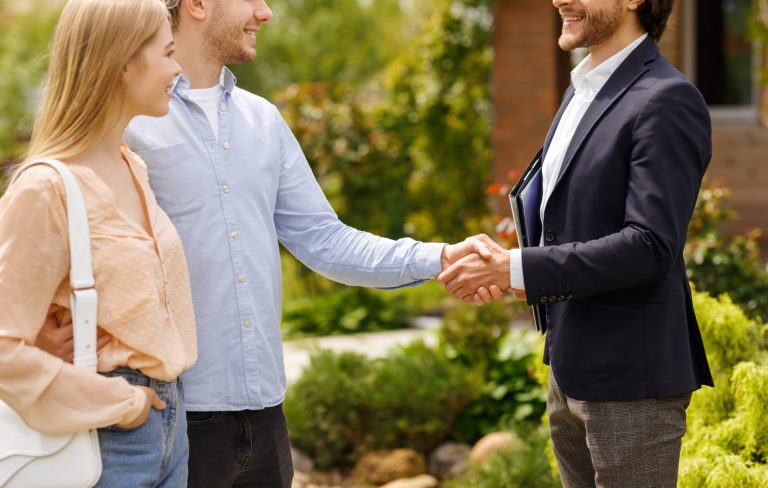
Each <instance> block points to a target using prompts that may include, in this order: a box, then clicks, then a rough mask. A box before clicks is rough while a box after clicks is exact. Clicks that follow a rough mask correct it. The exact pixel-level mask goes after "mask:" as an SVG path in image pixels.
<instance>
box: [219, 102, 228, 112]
mask: <svg viewBox="0 0 768 488" xmlns="http://www.w3.org/2000/svg"><path fill="white" fill-rule="evenodd" d="M219 110H220V111H222V112H226V111H227V106H226V105H224V104H223V103H220V104H219Z"/></svg>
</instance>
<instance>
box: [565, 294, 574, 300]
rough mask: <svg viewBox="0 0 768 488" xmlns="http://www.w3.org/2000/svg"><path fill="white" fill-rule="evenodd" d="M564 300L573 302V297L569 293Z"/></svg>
mask: <svg viewBox="0 0 768 488" xmlns="http://www.w3.org/2000/svg"><path fill="white" fill-rule="evenodd" d="M565 299H566V300H573V295H572V294H570V293H569V294H568V296H566V297H565Z"/></svg>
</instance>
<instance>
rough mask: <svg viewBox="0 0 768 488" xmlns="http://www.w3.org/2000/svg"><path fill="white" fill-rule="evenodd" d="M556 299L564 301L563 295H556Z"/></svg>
mask: <svg viewBox="0 0 768 488" xmlns="http://www.w3.org/2000/svg"><path fill="white" fill-rule="evenodd" d="M557 301H558V302H562V301H565V295H558V297H557Z"/></svg>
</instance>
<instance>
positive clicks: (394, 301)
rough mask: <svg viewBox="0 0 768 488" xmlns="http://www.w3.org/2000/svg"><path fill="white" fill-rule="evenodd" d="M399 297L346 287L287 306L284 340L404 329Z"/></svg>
mask: <svg viewBox="0 0 768 488" xmlns="http://www.w3.org/2000/svg"><path fill="white" fill-rule="evenodd" d="M405 307H406V302H405V299H404V298H403V296H402V295H387V294H383V293H375V292H373V291H370V290H367V289H365V288H353V287H345V288H339V289H338V290H335V291H333V292H330V293H325V294H322V295H317V296H314V297H312V298H303V299H299V300H293V301H291V302H290V303H288V304H286V307H285V311H284V313H283V322H282V330H283V332H284V334H285V336H286V337H292V338H295V337H306V336H329V335H338V334H355V333H360V332H375V331H380V330H392V329H404V328H406V327H408V326H409V325H410V324H409V323H408V317H409V316H410V314H408V313H407V311H406V310H405Z"/></svg>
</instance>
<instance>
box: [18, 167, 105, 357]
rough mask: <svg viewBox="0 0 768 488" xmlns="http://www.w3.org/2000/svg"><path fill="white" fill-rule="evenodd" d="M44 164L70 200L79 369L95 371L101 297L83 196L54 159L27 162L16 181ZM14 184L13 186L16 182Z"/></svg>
mask: <svg viewBox="0 0 768 488" xmlns="http://www.w3.org/2000/svg"><path fill="white" fill-rule="evenodd" d="M38 164H44V165H47V166H50V167H51V168H53V169H54V170H56V172H57V173H59V176H61V180H62V181H63V183H64V191H65V193H66V198H67V226H68V230H69V259H70V270H69V283H70V285H71V286H72V296H71V298H70V304H71V308H72V327H73V335H74V343H75V360H74V363H75V365H77V366H83V367H86V368H88V369H90V370H92V371H94V372H96V314H97V309H98V297H97V295H96V289H95V288H94V287H95V284H96V283H95V281H94V279H93V265H92V262H91V236H90V231H89V229H88V215H87V213H86V211H85V203H84V202H83V195H82V193H80V187H79V186H78V185H77V181H76V180H75V177H74V175H73V174H72V172H71V171H70V170H69V168H67V165H65V164H64V163H62V162H61V161H58V160H55V159H40V160H36V161H31V162H29V163H26V164H25V165H24V166H23V167H22V168H21V169H19V171H17V172H16V175H15V176H14V179H13V181H15V180H16V178H18V177H19V175H20V174H21V173H22V171H25V170H26V169H28V168H30V167H32V166H36V165H38ZM13 181H11V183H13Z"/></svg>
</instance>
